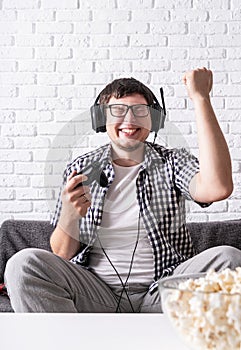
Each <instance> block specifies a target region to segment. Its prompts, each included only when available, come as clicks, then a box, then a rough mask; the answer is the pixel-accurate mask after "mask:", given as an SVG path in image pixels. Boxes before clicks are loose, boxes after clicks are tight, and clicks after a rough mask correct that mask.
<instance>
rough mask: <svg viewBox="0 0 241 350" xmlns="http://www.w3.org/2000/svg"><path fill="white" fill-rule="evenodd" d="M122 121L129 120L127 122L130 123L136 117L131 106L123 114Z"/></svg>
mask: <svg viewBox="0 0 241 350" xmlns="http://www.w3.org/2000/svg"><path fill="white" fill-rule="evenodd" d="M124 121H125V122H129V123H131V122H133V121H136V117H135V116H134V114H133V111H132V109H131V108H129V109H128V111H127V113H126V115H125V118H124Z"/></svg>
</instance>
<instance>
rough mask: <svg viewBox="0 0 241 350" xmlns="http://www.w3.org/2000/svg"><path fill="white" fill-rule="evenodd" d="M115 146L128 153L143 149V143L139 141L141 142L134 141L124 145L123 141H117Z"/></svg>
mask: <svg viewBox="0 0 241 350" xmlns="http://www.w3.org/2000/svg"><path fill="white" fill-rule="evenodd" d="M114 144H115V145H116V146H117V147H118V148H119V149H120V150H122V151H126V152H133V151H135V150H137V149H138V148H140V147H143V142H141V141H139V140H133V141H131V140H130V141H128V142H126V141H124V142H123V144H122V142H121V140H115V141H114Z"/></svg>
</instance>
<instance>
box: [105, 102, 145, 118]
mask: <svg viewBox="0 0 241 350" xmlns="http://www.w3.org/2000/svg"><path fill="white" fill-rule="evenodd" d="M104 107H105V108H106V109H107V108H108V109H109V110H110V113H111V115H112V116H113V117H116V118H124V117H125V116H126V114H127V112H128V111H129V109H130V110H131V111H132V113H133V115H134V116H135V117H136V118H144V117H147V116H148V114H149V113H150V106H148V105H144V104H139V105H132V106H128V105H124V104H113V105H105V106H104Z"/></svg>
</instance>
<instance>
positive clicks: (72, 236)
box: [50, 172, 91, 260]
mask: <svg viewBox="0 0 241 350" xmlns="http://www.w3.org/2000/svg"><path fill="white" fill-rule="evenodd" d="M75 175H76V172H73V173H72V174H71V175H70V177H69V178H68V181H67V184H66V186H65V188H64V190H63V192H62V209H61V213H60V217H59V221H58V224H57V226H56V228H55V230H54V231H53V233H52V235H51V237H50V245H51V248H52V251H53V253H55V254H56V255H59V256H61V257H62V258H64V259H67V260H69V259H71V258H72V257H73V256H74V255H76V253H77V252H78V251H79V250H80V247H81V244H80V241H79V220H80V219H81V217H83V216H85V215H86V213H87V210H88V207H89V206H90V205H91V196H90V193H89V187H87V186H80V187H77V188H76V186H77V185H78V184H79V183H80V182H82V181H85V180H86V179H87V177H86V176H85V175H77V176H75Z"/></svg>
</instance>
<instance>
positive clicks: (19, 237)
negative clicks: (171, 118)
mask: <svg viewBox="0 0 241 350" xmlns="http://www.w3.org/2000/svg"><path fill="white" fill-rule="evenodd" d="M187 225H188V229H189V231H190V234H191V236H192V239H193V242H194V246H195V248H196V250H197V252H201V251H203V250H205V249H207V248H210V247H214V246H218V245H231V246H234V247H236V248H239V249H241V219H238V220H226V221H221V222H220V221H212V222H193V223H188V224H187ZM52 231H53V228H52V226H51V225H50V223H49V222H48V221H43V220H42V221H41V220H39V221H32V220H6V221H4V222H3V223H2V225H1V228H0V284H1V283H3V276H4V270H5V266H6V262H7V260H8V259H9V258H10V257H11V256H12V255H13V254H14V253H16V252H17V251H19V250H21V249H24V248H27V247H35V248H41V249H46V250H51V248H50V245H49V237H50V235H51V233H52ZM0 312H13V310H12V308H11V305H10V301H9V298H8V296H7V294H6V291H5V290H4V288H3V289H0Z"/></svg>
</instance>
